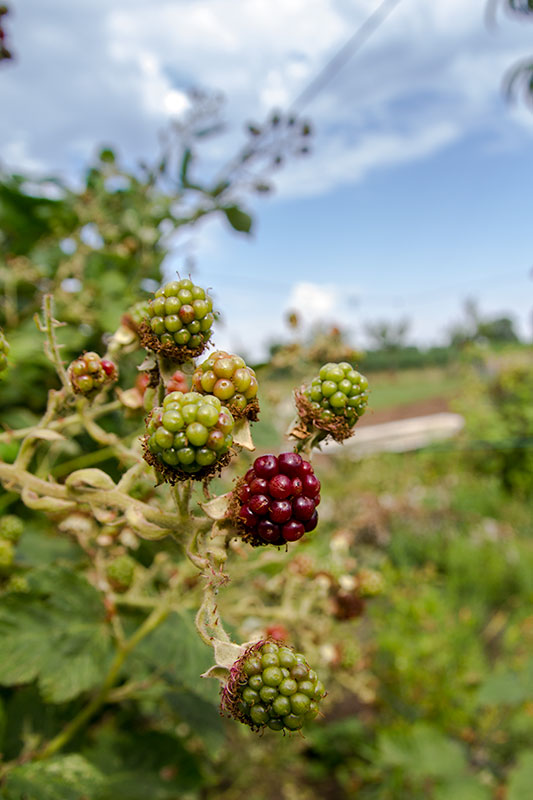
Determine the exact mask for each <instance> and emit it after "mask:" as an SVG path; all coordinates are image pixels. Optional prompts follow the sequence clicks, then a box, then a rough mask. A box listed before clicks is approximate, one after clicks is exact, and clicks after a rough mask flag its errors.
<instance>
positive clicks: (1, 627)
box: [0, 567, 111, 703]
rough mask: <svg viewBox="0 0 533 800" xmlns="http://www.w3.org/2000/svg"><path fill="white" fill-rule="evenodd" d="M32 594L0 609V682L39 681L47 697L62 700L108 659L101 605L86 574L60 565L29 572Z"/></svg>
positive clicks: (93, 682) (98, 677)
mask: <svg viewBox="0 0 533 800" xmlns="http://www.w3.org/2000/svg"><path fill="white" fill-rule="evenodd" d="M28 582H29V585H30V593H29V594H25V595H9V596H7V597H6V598H5V599H4V602H3V604H2V607H1V608H0V642H1V652H2V658H1V659H0V684H3V685H4V686H13V685H17V684H22V683H29V682H30V681H33V680H35V679H37V680H38V683H39V688H40V691H41V693H42V695H43V697H44V698H45V700H47V701H49V702H51V703H63V702H66V701H67V700H72V699H73V698H74V697H77V696H78V695H79V694H81V693H82V692H84V691H87V690H89V689H92V688H93V687H95V686H97V685H98V684H99V683H101V681H102V680H103V678H104V676H105V674H106V671H107V668H108V664H109V661H110V658H111V644H110V637H109V630H108V626H107V624H106V622H105V609H104V607H103V605H102V603H101V599H100V595H99V593H98V592H97V591H96V590H95V589H93V587H92V586H90V584H89V583H87V581H86V580H85V578H83V577H81V576H79V575H77V574H76V573H75V572H71V571H69V570H66V569H62V568H53V567H52V568H48V569H43V570H40V571H36V572H34V573H30V575H29V578H28Z"/></svg>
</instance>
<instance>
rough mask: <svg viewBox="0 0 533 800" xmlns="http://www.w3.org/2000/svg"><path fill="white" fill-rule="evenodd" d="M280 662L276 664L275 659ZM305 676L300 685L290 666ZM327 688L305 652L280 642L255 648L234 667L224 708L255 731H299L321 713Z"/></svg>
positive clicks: (225, 694)
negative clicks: (298, 651) (288, 667)
mask: <svg viewBox="0 0 533 800" xmlns="http://www.w3.org/2000/svg"><path fill="white" fill-rule="evenodd" d="M275 659H277V660H278V665H275V664H274V663H273V662H274V660H275ZM282 662H283V663H285V664H288V665H289V666H291V668H292V670H295V669H296V670H297V671H298V670H300V672H302V674H303V673H305V675H306V680H305V681H301V683H300V685H299V684H298V683H297V681H296V680H294V678H290V677H286V676H285V673H286V674H287V675H288V669H287V667H281V666H279V664H280V663H282ZM324 694H325V693H324V687H323V685H322V683H321V682H320V681H319V680H318V678H317V675H316V673H315V672H313V671H312V670H310V669H309V665H308V664H307V662H306V661H305V658H304V656H303V655H302V654H301V653H295V652H294V650H292V648H290V647H287V646H285V645H283V646H280V645H278V644H277V643H276V642H272V641H267V642H259V643H258V644H257V645H252V646H251V647H250V648H249V649H248V651H247V652H246V653H245V654H244V656H242V657H241V658H240V659H239V660H238V661H236V662H235V664H234V665H233V667H232V670H231V676H230V680H229V682H228V684H227V685H226V687H225V688H224V689H223V694H222V709H223V710H224V711H226V712H228V713H229V714H230V715H231V716H234V717H235V718H237V719H239V720H241V721H242V722H244V723H246V724H247V725H250V726H251V727H252V728H254V729H260V728H265V727H268V728H270V729H271V730H274V731H297V730H299V729H300V728H301V727H302V726H303V725H304V724H305V723H306V722H309V721H311V720H312V719H313V718H314V717H316V715H317V714H318V713H319V703H320V700H321V699H322V697H323V696H324Z"/></svg>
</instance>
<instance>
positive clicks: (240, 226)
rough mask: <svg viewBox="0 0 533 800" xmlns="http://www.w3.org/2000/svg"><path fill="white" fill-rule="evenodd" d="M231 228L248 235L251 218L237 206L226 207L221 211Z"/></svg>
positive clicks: (250, 227)
mask: <svg viewBox="0 0 533 800" xmlns="http://www.w3.org/2000/svg"><path fill="white" fill-rule="evenodd" d="M222 211H223V212H224V214H225V215H226V219H227V220H228V222H229V224H230V225H231V227H232V228H233V229H234V230H236V231H239V232H240V233H250V231H251V229H252V218H251V216H250V215H249V214H247V213H246V212H245V211H243V210H242V209H241V208H239V206H226V207H225V208H223V209H222Z"/></svg>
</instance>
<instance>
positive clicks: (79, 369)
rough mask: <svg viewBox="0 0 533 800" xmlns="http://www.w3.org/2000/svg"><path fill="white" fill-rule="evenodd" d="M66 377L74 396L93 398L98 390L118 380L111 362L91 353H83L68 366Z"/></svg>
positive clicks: (116, 372)
mask: <svg viewBox="0 0 533 800" xmlns="http://www.w3.org/2000/svg"><path fill="white" fill-rule="evenodd" d="M68 377H69V381H70V385H71V386H72V390H73V392H74V393H75V394H83V395H85V396H86V397H89V398H90V397H93V396H94V395H95V394H98V392H99V391H100V389H102V388H103V387H104V386H107V385H108V384H110V383H114V382H115V381H116V380H117V378H118V371H117V368H116V366H115V364H113V362H112V361H108V360H107V359H105V358H100V356H99V355H98V353H94V352H92V351H90V352H88V353H84V354H83V355H82V356H79V358H77V359H76V360H75V361H72V363H71V364H70V365H69V368H68Z"/></svg>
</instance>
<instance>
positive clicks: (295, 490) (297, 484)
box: [292, 478, 304, 497]
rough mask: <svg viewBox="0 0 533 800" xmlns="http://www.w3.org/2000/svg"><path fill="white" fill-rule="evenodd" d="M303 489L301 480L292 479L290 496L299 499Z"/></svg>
mask: <svg viewBox="0 0 533 800" xmlns="http://www.w3.org/2000/svg"><path fill="white" fill-rule="evenodd" d="M303 490H304V487H303V483H302V479H301V478H293V480H292V494H293V495H294V497H299V496H300V495H301V493H302V492H303Z"/></svg>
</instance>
